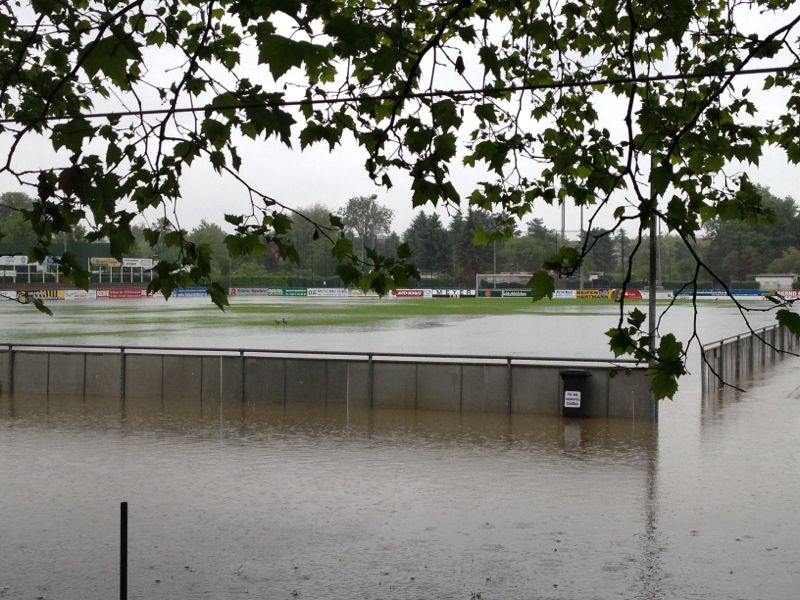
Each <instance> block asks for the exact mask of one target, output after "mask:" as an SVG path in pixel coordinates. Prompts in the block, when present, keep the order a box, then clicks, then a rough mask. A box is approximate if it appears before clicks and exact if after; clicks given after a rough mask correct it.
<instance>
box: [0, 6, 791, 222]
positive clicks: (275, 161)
mask: <svg viewBox="0 0 800 600" xmlns="http://www.w3.org/2000/svg"><path fill="white" fill-rule="evenodd" d="M776 22H777V20H776V19H775V18H773V17H761V16H758V15H755V14H752V15H750V16H749V17H748V20H747V23H748V26H749V27H751V28H752V29H753V30H755V31H762V32H763V31H766V30H767V29H769V28H771V27H773V26H774V25H775V23H776ZM151 58H152V60H151V62H150V64H151V65H152V68H151V73H149V74H148V76H149V77H156V78H158V77H159V73H160V72H163V71H164V70H165V69H166V68H167V67H168V66H170V65H171V64H172V63H173V60H172V57H170V56H168V55H163V54H162V55H154V56H152V57H151ZM778 62H781V61H778ZM785 62H788V61H785ZM258 69H260V70H261V71H262V72H263V70H264V67H263V66H261V67H257V66H256V65H255V64H254V63H253V64H251V65H244V66H243V68H242V73H239V74H240V75H241V74H243V73H244V74H248V70H252V71H253V75H254V79H255V80H256V81H258V77H257V76H256V75H255V73H256V72H257V71H258ZM292 75H293V74H292V73H291V72H290V74H289V78H290V79H291V78H292ZM296 75H297V72H295V73H294V76H296ZM466 75H467V76H468V77H474V83H480V79H481V76H482V72H481V70H480V69H479V68H478V66H477V65H474V64H468V65H467V73H466ZM453 77H454V75H452V76H451V75H448V74H447V73H445V77H444V79H443V80H441V81H437V86H436V87H437V88H439V89H448V88H452V87H463V85H460V86H459V85H458V83H459V81H457V80H455V79H453ZM262 79H263V78H262ZM761 81H762V79H761V78H758V77H748V78H747V83H746V84H747V85H748V86H749V87H751V88H752V89H753V90H754V93H753V94H752V95H751V98H753V99H754V101H755V103H756V105H757V106H758V107H759V110H760V111H763V114H766V115H767V116H772V115H774V114H776V113H777V111H779V110H781V109H782V108H783V102H784V96H781V95H775V94H766V93H764V92H758V90H760V88H761V86H762V83H761ZM454 83H455V84H456V85H453V84H454ZM460 83H463V82H460ZM741 85H744V84H741ZM297 96H299V92H298V93H297ZM287 97H288V98H289V99H291V98H292V97H294V96H293V95H292V91H291V88H290V90H289V92H287ZM153 105H157V102H155V100H154V101H153V104H152V105H149V106H146V107H153ZM97 108H98V109H119V108H120V107H119V104H118V103H115V100H114V99H113V98H112V99H110V100H108V101H104V102H100V103H98V105H97ZM600 111H601V115H603V117H604V119H605V120H604V121H603V126H606V127H608V128H609V129H610V130H611V131H612V134H613V133H614V132H617V133H621V132H622V131H623V129H624V123H623V121H622V118H623V117H624V101H623V100H620V99H613V100H605V99H604V100H603V101H602V102H601V103H600ZM468 112H469V111H468ZM297 120H298V121H300V122H302V118H298V119H297ZM468 131H469V126H466V127H464V128H462V135H465V134H466V132H468ZM9 143H10V138H9V136H8V135H0V147H2V148H3V149H4V150H5V149H7V148H8V144H9ZM238 150H239V154H240V155H241V156H242V159H243V166H242V174H243V176H244V177H245V179H247V180H248V181H249V182H250V183H251V184H252V185H253V186H254V187H256V188H257V189H259V190H261V191H262V192H264V193H266V194H268V195H270V196H272V197H274V198H276V199H277V200H279V201H280V202H282V203H284V204H286V205H288V206H291V207H294V208H302V207H304V206H308V205H310V204H313V203H317V202H320V203H323V204H325V205H327V206H329V207H330V208H331V210H333V211H335V210H336V209H338V208H340V207H342V206H343V205H344V204H345V203H346V202H347V199H348V198H350V197H353V196H356V195H370V194H376V195H377V197H378V202H380V203H381V204H384V205H386V206H388V207H390V208H391V209H392V210H393V211H394V223H393V226H394V229H395V231H397V232H398V233H401V234H402V232H403V231H404V230H405V229H406V228H407V227H408V225H409V224H410V222H411V220H412V219H413V218H414V214H415V213H414V210H413V209H412V206H411V201H410V198H411V191H410V179H409V178H408V177H407V176H403V175H401V174H394V175H393V176H392V179H393V182H394V187H393V188H392V189H390V190H385V189H383V188H381V187H377V186H374V185H373V184H372V183H371V181H370V179H369V177H368V176H367V175H366V171H365V169H364V160H365V158H366V156H365V153H364V151H363V150H362V149H360V148H358V147H356V145H355V144H354V142H352V140H348V139H345V140H343V144H342V145H340V146H337V147H336V148H335V149H334V150H333V151H332V152H329V151H328V148H327V145H326V144H324V145H317V146H314V147H313V148H310V149H306V150H305V151H302V152H301V151H300V148H299V144H295V148H294V149H291V150H290V149H287V148H285V147H284V146H282V145H281V144H279V143H278V142H276V141H274V140H269V141H263V140H262V141H258V142H253V141H252V140H247V139H244V140H241V141H240V143H239V147H238ZM54 158H55V156H54V153H53V152H52V147H51V146H50V144H49V142H48V141H47V140H42V139H35V138H30V139H28V140H27V141H26V142H25V143H24V144H23V145H22V146H21V148H20V149H19V152H18V155H17V159H16V161H15V166H16V167H17V168H18V169H19V168H24V169H33V168H36V167H47V166H49V165H51V164H53V161H54ZM459 160H460V159H459ZM747 171H748V172H749V173H750V174H751V177H752V179H753V180H755V181H756V182H757V183H760V184H762V185H766V186H768V187H770V189H771V190H772V191H773V193H775V194H776V195H778V196H787V195H792V196H795V197H800V190H798V185H797V182H798V181H800V169H799V168H798V167H797V166H792V165H789V164H788V162H787V161H786V159H785V158H784V157H783V156H782V153H781V152H780V151H778V150H777V149H768V150H767V151H766V154H765V156H764V158H763V160H762V162H761V165H760V167H758V168H752V167H750V168H747ZM451 175H452V178H451V180H452V182H453V183H454V185H455V186H456V188H457V189H458V190H459V192H461V194H462V196H466V195H468V194H469V193H470V192H471V191H472V189H473V186H474V184H475V183H476V182H477V181H478V180H479V179H481V173H480V172H477V173H476V172H475V170H471V169H466V168H461V167H457V166H456V167H454V168H453V170H452V172H451ZM183 181H184V183H183V196H184V197H183V200H182V201H181V202H180V205H179V207H178V215H179V218H180V224H181V226H182V227H183V228H185V229H191V228H192V227H194V226H196V225H197V224H198V223H199V222H200V220H201V219H207V220H210V221H214V222H217V223H220V224H221V223H222V221H223V216H224V214H225V213H241V212H243V211H246V210H247V209H248V203H249V200H248V196H247V195H246V193H245V192H244V190H243V189H242V188H241V187H240V186H239V185H238V184H236V183H235V182H233V181H232V180H230V178H225V177H222V176H220V175H218V174H216V173H215V172H214V171H213V170H212V169H211V168H210V167H208V166H205V165H203V166H202V167H196V168H192V169H191V170H190V171H189V172H187V173H186V174H185V177H184V180H183ZM17 189H20V188H19V185H18V184H17V182H16V181H14V180H12V179H10V178H9V177H7V176H6V177H0V191H12V190H17ZM27 191H28V193H33V190H31V189H29V190H27ZM620 199H621V197H620ZM464 208H466V204H464ZM425 210H426V212H430V211H431V210H432V209H431V208H430V207H426V208H425ZM438 212H439V213H440V214H441V215H442V217H443V218H444V220H445V221H449V216H448V214H447V213H446V212H445V211H443V210H441V209H440V210H439V211H438ZM608 214H609V217H607V218H606V219H605V220H603V219H601V220H600V221H599V222H598V223H596V224H597V225H598V226H610V225H611V223H612V220H611V219H610V211H608ZM533 216H535V217H539V218H541V219H543V220H544V222H545V224H546V225H547V226H548V227H551V228H560V226H561V210H560V209H559V208H558V207H549V206H547V205H545V204H544V203H537V204H536V205H535V208H534V213H533ZM579 228H580V220H579V210H578V209H576V208H575V207H573V206H570V205H568V206H567V210H566V229H567V231H569V232H577V231H578V230H579Z"/></svg>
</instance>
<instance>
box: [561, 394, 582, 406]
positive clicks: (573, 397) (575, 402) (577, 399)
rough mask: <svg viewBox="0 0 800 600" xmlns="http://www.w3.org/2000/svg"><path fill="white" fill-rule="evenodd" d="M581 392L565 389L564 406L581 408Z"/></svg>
mask: <svg viewBox="0 0 800 600" xmlns="http://www.w3.org/2000/svg"><path fill="white" fill-rule="evenodd" d="M580 407H581V393H580V392H579V391H578V390H564V408H580Z"/></svg>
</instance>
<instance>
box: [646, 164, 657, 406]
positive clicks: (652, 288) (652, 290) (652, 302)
mask: <svg viewBox="0 0 800 600" xmlns="http://www.w3.org/2000/svg"><path fill="white" fill-rule="evenodd" d="M656 164H657V162H656V156H655V154H651V155H650V206H649V207H648V212H649V213H650V257H649V258H650V261H649V262H650V265H649V266H650V281H649V286H648V287H649V289H648V292H649V293H648V296H649V297H648V300H647V322H648V329H649V333H650V344H649V350H650V355H651V356H655V354H656V279H657V277H658V261H657V258H658V257H657V252H658V244H657V240H656V235H657V233H658V229H657V227H658V226H657V225H656V221H657V214H656V208H657V207H658V194H657V193H656V186H655V178H654V175H653V174H654V172H655V168H656ZM654 362H655V360H654V359H653V358H651V359H650V364H651V365H652V364H653V363H654ZM651 395H652V392H651ZM652 402H653V416H654V417H655V419H656V420H657V419H658V401H657V400H655V398H652Z"/></svg>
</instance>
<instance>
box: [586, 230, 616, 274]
mask: <svg viewBox="0 0 800 600" xmlns="http://www.w3.org/2000/svg"><path fill="white" fill-rule="evenodd" d="M586 239H587V240H588V244H589V245H590V246H591V247H592V252H591V254H589V263H590V267H591V268H592V269H593V270H594V271H599V272H601V273H603V274H605V275H613V274H614V273H615V272H616V269H617V266H618V264H619V263H618V261H617V257H616V252H615V244H614V238H613V234H612V233H611V232H610V231H609V230H607V229H602V228H597V229H591V230H589V231H588V232H587V233H586Z"/></svg>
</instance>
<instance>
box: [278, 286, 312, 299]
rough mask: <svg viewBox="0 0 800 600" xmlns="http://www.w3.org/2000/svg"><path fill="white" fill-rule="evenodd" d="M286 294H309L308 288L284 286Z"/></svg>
mask: <svg viewBox="0 0 800 600" xmlns="http://www.w3.org/2000/svg"><path fill="white" fill-rule="evenodd" d="M283 295H284V296H302V297H305V296H308V288H283Z"/></svg>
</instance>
